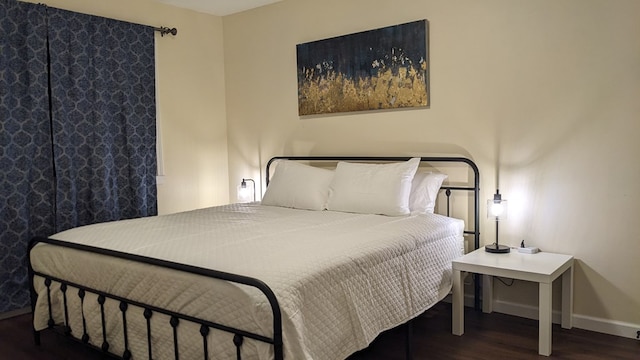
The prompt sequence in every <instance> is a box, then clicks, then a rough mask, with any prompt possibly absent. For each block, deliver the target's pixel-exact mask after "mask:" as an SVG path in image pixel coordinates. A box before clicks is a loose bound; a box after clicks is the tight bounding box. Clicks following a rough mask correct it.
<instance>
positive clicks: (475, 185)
mask: <svg viewBox="0 0 640 360" xmlns="http://www.w3.org/2000/svg"><path fill="white" fill-rule="evenodd" d="M411 158H412V157H411V156H276V157H273V158H271V159H270V160H269V162H267V166H266V169H265V171H266V175H265V176H266V184H267V185H269V180H270V177H271V176H270V168H271V165H272V164H273V163H274V162H275V161H278V160H293V161H309V162H312V161H316V162H321V161H332V162H333V161H335V162H338V161H362V162H394V161H407V160H409V159H411ZM420 161H421V162H423V163H427V164H431V163H464V164H466V165H468V166H469V168H470V169H471V170H472V171H473V182H472V183H471V182H469V185H468V186H449V185H443V186H442V187H441V189H442V190H443V191H444V192H445V195H446V196H447V214H446V215H447V216H449V214H450V212H449V197H450V195H451V191H469V192H473V208H474V210H473V226H471V225H470V224H468V223H469V222H468V221H465V224H468V225H469V226H470V228H467V229H466V230H465V231H464V233H465V234H467V235H472V236H473V248H474V249H478V248H479V247H480V172H479V171H478V167H477V166H476V164H475V163H474V162H473V161H471V160H469V159H467V158H463V157H421V158H420Z"/></svg>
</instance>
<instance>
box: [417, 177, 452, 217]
mask: <svg viewBox="0 0 640 360" xmlns="http://www.w3.org/2000/svg"><path fill="white" fill-rule="evenodd" d="M446 178H447V174H440V173H432V172H418V173H416V175H415V176H414V177H413V183H412V184H411V195H409V209H410V210H411V213H412V214H425V213H433V211H434V209H435V207H436V198H437V197H438V192H439V191H440V187H441V186H442V182H443V181H444V180H445V179H446Z"/></svg>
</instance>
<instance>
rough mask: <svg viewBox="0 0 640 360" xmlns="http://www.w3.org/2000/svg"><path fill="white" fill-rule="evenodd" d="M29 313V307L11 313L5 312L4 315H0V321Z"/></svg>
mask: <svg viewBox="0 0 640 360" xmlns="http://www.w3.org/2000/svg"><path fill="white" fill-rule="evenodd" d="M30 312H31V308H30V307H26V308H23V309H17V310H12V311H9V312H5V313H0V320H4V319H8V318H12V317H14V316H19V315H24V314H28V313H30Z"/></svg>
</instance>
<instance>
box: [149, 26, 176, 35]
mask: <svg viewBox="0 0 640 360" xmlns="http://www.w3.org/2000/svg"><path fill="white" fill-rule="evenodd" d="M153 30H155V31H157V32H159V33H160V36H165V35H167V34H171V35H173V36H176V34H178V29H176V28H168V27H165V26H161V27H156V28H153Z"/></svg>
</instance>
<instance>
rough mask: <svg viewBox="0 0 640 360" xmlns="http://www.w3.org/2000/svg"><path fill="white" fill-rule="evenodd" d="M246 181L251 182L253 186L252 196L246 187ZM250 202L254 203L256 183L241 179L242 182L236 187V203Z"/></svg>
mask: <svg viewBox="0 0 640 360" xmlns="http://www.w3.org/2000/svg"><path fill="white" fill-rule="evenodd" d="M247 181H251V184H252V185H253V188H252V190H253V195H252V194H251V191H250V190H249V188H248V187H247ZM250 201H256V182H255V181H253V179H242V182H241V183H240V185H238V202H241V203H245V202H250Z"/></svg>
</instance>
